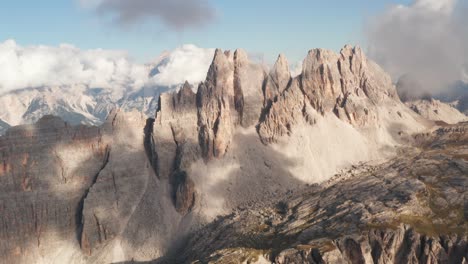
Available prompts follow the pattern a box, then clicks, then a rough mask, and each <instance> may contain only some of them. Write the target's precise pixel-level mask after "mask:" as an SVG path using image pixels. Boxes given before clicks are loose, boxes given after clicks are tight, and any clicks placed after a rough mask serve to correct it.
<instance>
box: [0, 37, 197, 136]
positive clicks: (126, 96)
mask: <svg viewBox="0 0 468 264" xmlns="http://www.w3.org/2000/svg"><path fill="white" fill-rule="evenodd" d="M195 48H196V47H191V46H184V47H182V48H181V49H182V51H181V50H180V49H177V50H175V51H173V52H172V53H171V52H165V53H163V54H161V56H159V58H157V59H156V60H155V61H154V62H153V63H151V64H148V65H145V69H147V70H148V80H147V81H146V82H145V83H144V84H142V85H141V87H136V88H135V87H132V88H131V87H111V88H99V87H89V86H88V85H83V84H73V85H62V86H43V87H33V88H24V89H19V90H13V91H10V92H7V93H3V94H0V104H1V105H3V106H4V107H3V108H2V109H0V119H1V120H3V122H5V123H6V124H7V125H8V126H17V125H22V124H34V123H35V122H37V121H38V120H39V119H40V118H41V117H43V116H45V115H55V116H58V117H61V118H62V119H63V120H64V121H66V122H68V123H69V124H72V125H77V124H85V125H101V124H102V123H103V122H104V121H105V119H106V117H107V116H108V115H109V113H110V112H111V111H112V110H113V109H116V108H120V109H123V110H125V111H132V110H134V109H136V110H138V111H141V112H143V113H145V114H147V115H148V116H153V115H154V113H155V112H156V109H157V105H158V104H157V103H158V96H159V94H160V93H162V92H166V91H168V90H176V89H178V88H180V86H182V84H183V82H182V83H180V84H179V83H177V81H175V80H169V81H168V80H165V82H166V83H167V84H164V85H161V84H158V83H157V81H155V79H154V78H156V79H157V78H162V77H161V76H160V75H163V77H164V76H166V79H167V76H168V75H169V74H170V71H171V70H172V71H177V70H179V71H180V69H178V68H177V67H173V66H172V64H174V63H178V60H180V58H178V57H176V58H174V56H180V55H178V53H180V52H184V49H188V50H189V51H190V49H195ZM185 52H187V51H185ZM168 68H169V69H168ZM161 71H162V72H161ZM200 71H203V70H200ZM177 74H179V75H180V72H177ZM152 78H153V79H152ZM192 79H194V77H193V76H192ZM170 82H172V84H169V83H170ZM2 127H4V126H3V125H2ZM3 133H4V129H3V128H2V129H1V130H0V135H2V134H3Z"/></svg>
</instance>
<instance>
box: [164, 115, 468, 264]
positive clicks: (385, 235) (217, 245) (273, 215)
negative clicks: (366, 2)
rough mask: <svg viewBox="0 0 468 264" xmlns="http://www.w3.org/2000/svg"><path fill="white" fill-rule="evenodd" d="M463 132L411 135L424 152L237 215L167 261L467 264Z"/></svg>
mask: <svg viewBox="0 0 468 264" xmlns="http://www.w3.org/2000/svg"><path fill="white" fill-rule="evenodd" d="M467 132H468V123H464V124H459V125H456V126H449V127H445V128H440V129H438V130H435V131H434V132H432V133H424V134H420V135H416V136H415V137H414V140H415V141H417V142H418V144H419V145H420V146H421V148H419V149H414V148H408V149H402V152H401V153H400V154H399V155H398V157H396V158H394V159H392V160H390V161H388V162H386V163H383V164H380V165H371V164H367V165H364V164H362V165H360V166H356V167H354V168H351V169H350V170H348V171H344V172H342V173H340V174H337V175H336V176H335V177H334V178H332V179H331V180H329V181H328V182H325V183H323V184H321V185H317V186H315V187H312V188H309V189H308V190H305V191H302V192H299V193H296V194H289V195H285V196H284V197H282V198H279V199H278V200H277V203H276V204H272V205H271V206H267V207H264V206H252V207H249V208H246V209H240V210H236V211H234V212H233V213H232V214H231V215H228V216H225V217H220V218H219V219H217V220H216V221H214V222H213V223H211V224H209V225H207V226H206V227H205V228H203V229H201V230H200V231H198V232H195V233H194V234H193V235H192V236H191V237H190V238H189V239H188V242H187V244H186V245H185V246H184V247H183V248H179V249H177V256H176V257H175V258H173V259H169V261H176V262H177V261H180V262H190V261H195V260H199V261H200V262H201V263H227V262H229V263H231V262H237V261H239V260H240V259H244V260H247V261H250V263H256V261H258V263H261V261H259V260H261V259H266V260H269V261H271V262H274V263H464V262H466V261H468V255H467V252H468V241H467V239H468V238H467V235H468V217H467V216H468V214H467V212H468V211H467V208H466V197H467V194H468V190H467V188H466V186H468V178H467V175H468V159H467V155H468V150H467V149H466V145H467V144H468V133H467ZM181 252H183V254H181Z"/></svg>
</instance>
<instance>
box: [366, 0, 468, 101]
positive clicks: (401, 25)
mask: <svg viewBox="0 0 468 264" xmlns="http://www.w3.org/2000/svg"><path fill="white" fill-rule="evenodd" d="M465 4H466V3H463V1H462V0H415V1H414V2H413V3H412V4H411V5H398V6H393V7H391V8H389V9H387V10H386V11H385V12H384V13H383V14H380V15H378V16H376V17H375V18H374V19H373V20H371V21H370V23H369V25H368V31H367V33H368V40H369V54H370V56H371V57H373V59H375V60H376V61H377V62H379V63H380V64H381V65H382V66H383V67H384V68H385V69H386V70H387V71H389V72H390V73H391V75H392V76H393V77H394V78H395V79H397V78H399V77H400V76H402V75H404V74H410V75H411V76H412V78H414V79H416V80H417V81H418V82H419V83H420V84H421V87H422V89H424V90H425V91H423V92H440V91H441V90H443V89H445V88H446V87H447V86H448V85H449V84H451V83H452V82H454V81H457V80H460V79H462V78H463V72H464V71H466V65H468V50H467V47H468V30H467V27H466V25H468V17H467V16H466V5H465Z"/></svg>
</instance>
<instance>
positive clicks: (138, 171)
mask: <svg viewBox="0 0 468 264" xmlns="http://www.w3.org/2000/svg"><path fill="white" fill-rule="evenodd" d="M144 122H145V118H144V117H142V116H141V114H139V113H133V114H124V113H121V112H113V113H112V114H111V115H110V116H109V119H108V121H107V122H106V123H105V124H104V125H103V126H102V127H86V126H70V125H68V124H67V123H65V122H64V121H62V120H61V119H60V118H57V117H52V116H45V117H43V118H42V119H41V120H39V122H38V123H37V124H35V125H27V126H20V127H14V128H11V129H9V130H8V132H7V133H6V135H5V136H3V137H0V149H1V151H0V153H1V154H0V155H1V156H0V160H1V161H2V164H3V165H2V166H1V170H0V188H1V191H2V194H1V196H0V208H1V211H2V214H1V221H0V222H1V223H2V225H1V228H0V238H1V239H0V241H1V242H0V255H1V256H2V261H5V262H9V263H64V262H69V261H71V260H73V261H75V262H77V263H89V262H92V263H109V262H115V261H123V260H127V259H132V258H135V259H141V258H143V259H148V258H156V257H158V256H160V255H161V254H162V252H161V251H159V250H158V249H160V248H164V244H165V241H166V240H167V237H166V235H168V234H169V233H172V231H171V230H172V228H173V225H174V224H173V223H176V222H177V219H179V218H180V217H179V216H178V215H177V213H176V212H175V210H174V208H173V207H172V204H171V202H170V199H169V198H168V197H169V195H168V192H167V191H165V188H164V186H166V184H165V183H161V182H162V181H160V180H158V179H157V178H156V176H155V174H154V172H153V169H152V167H151V166H150V163H149V160H148V159H147V158H146V152H145V149H144V146H143V141H142V140H141V139H142V138H143V127H144ZM153 199H155V200H156V201H154V200H153ZM165 207H167V208H165ZM162 212H164V213H162ZM163 223H165V224H163ZM149 230H152V231H151V232H156V233H152V234H150V233H148V232H149ZM158 230H159V231H158Z"/></svg>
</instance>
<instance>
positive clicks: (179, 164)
mask: <svg viewBox="0 0 468 264" xmlns="http://www.w3.org/2000/svg"><path fill="white" fill-rule="evenodd" d="M431 125H433V124H432V123H431V122H429V121H427V120H425V119H423V118H422V117H420V116H418V115H417V114H416V113H414V112H413V111H411V110H410V109H409V108H408V107H406V106H405V105H404V104H402V103H401V102H400V100H399V98H398V96H397V95H396V92H395V88H394V87H393V85H392V84H391V81H390V79H389V77H388V76H387V75H386V74H385V73H384V72H382V70H381V69H380V68H379V67H378V66H377V65H375V64H374V63H373V62H371V61H369V60H368V59H367V58H366V57H365V55H364V54H363V53H362V51H361V50H360V49H359V48H351V47H349V46H347V47H345V48H344V49H343V50H342V51H341V52H340V54H336V53H333V52H331V51H327V50H322V49H317V50H312V51H310V52H309V54H308V56H307V58H306V60H305V61H304V69H303V71H302V74H301V75H299V76H298V77H295V78H291V74H290V72H289V68H288V63H287V60H286V58H285V57H284V56H279V57H278V61H277V62H276V64H275V66H274V67H273V68H272V69H271V70H270V71H269V72H267V71H266V70H265V68H264V67H263V66H261V65H258V64H255V63H252V62H250V61H249V60H248V58H247V55H246V53H245V52H244V51H242V50H237V51H236V52H234V53H231V52H222V51H221V50H217V51H216V53H215V57H214V59H213V63H212V65H211V67H210V69H209V71H208V73H207V78H206V80H205V81H204V82H203V83H201V84H200V85H199V86H198V90H197V91H196V92H194V91H193V88H192V87H191V85H190V84H188V83H185V84H184V85H183V87H181V88H180V90H179V91H177V92H174V93H165V94H162V95H160V97H159V104H158V110H157V112H156V114H155V117H154V119H152V118H150V119H146V118H145V117H144V116H142V114H140V113H136V112H133V113H124V112H121V111H113V112H112V113H111V114H110V115H109V117H108V118H107V121H106V122H105V123H104V124H103V125H102V126H100V127H86V126H70V125H69V124H67V123H66V122H64V121H62V120H61V119H59V118H56V117H52V116H46V117H44V118H42V119H41V120H40V121H39V122H38V123H37V124H35V125H30V126H20V127H13V128H10V129H9V130H8V131H7V132H6V134H5V136H3V137H0V162H2V163H1V164H0V191H2V193H1V194H0V212H1V214H0V256H1V257H3V259H4V260H5V261H8V262H11V263H31V262H38V263H41V262H42V263H67V262H70V261H71V260H73V261H74V262H76V263H112V262H124V261H129V260H135V261H149V260H154V259H157V258H160V257H162V256H164V255H165V254H166V253H168V252H170V253H172V250H173V249H174V248H179V247H178V246H179V245H185V247H183V249H182V250H181V251H176V253H177V254H176V255H178V253H181V254H180V255H178V256H177V257H180V258H181V260H182V261H187V260H196V259H201V260H213V261H214V260H218V261H220V262H221V263H223V262H226V261H227V260H229V258H231V259H230V260H232V261H234V262H238V260H239V259H245V257H248V258H250V257H255V258H256V259H257V260H259V261H262V260H263V261H277V262H279V263H293V262H294V263H297V262H302V261H305V260H307V261H309V262H311V263H313V262H312V261H315V262H316V263H322V262H320V261H322V260H323V261H325V262H330V263H334V262H337V261H341V260H344V261H351V262H353V263H361V262H363V261H364V262H365V263H370V262H369V259H371V258H377V259H379V258H382V259H383V258H385V261H387V260H395V259H398V260H403V259H405V258H412V259H414V258H417V259H418V260H421V259H423V260H424V258H422V257H421V256H422V255H421V253H414V252H420V250H421V249H422V248H424V250H425V251H424V252H426V247H428V246H427V245H433V244H434V245H435V246H434V248H432V247H431V248H429V249H427V250H428V251H429V252H431V254H432V255H434V254H435V255H437V256H439V255H440V254H442V253H440V254H439V253H437V252H439V251H437V252H436V248H437V245H438V244H437V243H439V244H440V245H442V248H443V250H444V252H449V251H450V249H449V248H452V247H453V248H457V249H456V250H460V249H463V243H464V242H460V241H465V240H466V239H465V240H463V239H458V236H456V237H455V236H453V233H454V232H455V231H456V232H455V233H457V232H458V231H459V230H458V229H457V228H455V226H457V224H459V223H460V222H450V223H449V224H447V229H443V228H442V229H441V226H440V225H439V223H440V221H445V220H446V219H447V217H446V215H444V213H447V212H445V211H443V212H441V211H437V212H435V211H433V208H432V207H431V206H429V207H428V206H427V205H428V204H429V205H431V204H433V203H435V204H437V205H439V206H440V207H441V208H451V209H454V208H458V206H459V205H460V195H461V191H460V190H461V187H460V186H462V185H463V184H466V181H465V180H466V179H465V178H463V177H461V175H466V166H465V165H466V164H465V161H466V159H465V158H464V155H465V153H464V151H465V150H464V149H459V148H456V147H453V145H454V144H455V143H457V142H461V144H462V145H463V144H466V138H465V133H466V128H465V126H466V125H460V126H453V127H450V126H449V127H445V128H444V129H445V130H437V131H436V132H434V134H431V133H432V132H430V131H428V132H427V133H425V134H419V135H418V136H416V137H412V136H411V135H412V134H413V133H414V132H418V131H422V130H425V129H426V128H428V127H429V126H431ZM411 143H416V144H417V145H418V146H424V148H414V147H409V144H411ZM399 144H407V147H408V149H406V150H405V152H404V153H403V154H402V155H400V156H399V157H398V158H395V159H392V160H390V161H387V163H384V164H383V165H375V166H371V165H364V164H361V165H359V166H358V167H355V168H353V169H352V170H351V171H349V172H348V173H342V174H341V176H340V177H338V176H337V177H336V178H334V179H332V180H330V181H327V180H328V179H329V178H330V177H331V176H333V174H334V173H335V172H336V171H338V169H341V168H343V167H345V166H349V165H351V164H357V163H358V162H359V161H369V160H373V159H376V158H382V157H383V156H381V155H380V153H381V151H382V149H384V148H385V150H388V149H390V151H389V152H390V153H392V154H394V153H395V152H396V151H398V150H399V149H400V148H401V147H402V146H401V145H399ZM455 145H456V144H455ZM447 152H449V153H448V154H447ZM444 155H449V156H444ZM426 169H427V170H426ZM438 170H441V171H442V170H443V171H444V173H446V174H447V175H449V176H447V178H444V177H445V176H442V175H441V174H440V173H439V171H438ZM431 173H432V174H431ZM434 173H437V174H434ZM444 175H445V174H444ZM438 179H443V180H442V181H440V182H439V181H437V180H438ZM311 183H314V185H308V184H311ZM318 183H320V185H319V184H318ZM435 185H437V186H436V187H434V186H435ZM434 188H435V189H436V190H437V191H434V192H433V189H434ZM465 189H466V188H465ZM425 191H426V192H425ZM440 193H443V196H442V195H439V194H440ZM421 199H422V200H421ZM424 201H426V202H427V203H426V204H424ZM279 202H281V203H280V204H281V206H279V208H280V210H277V209H278V207H277V206H275V205H276V204H277V203H279ZM457 210H458V209H457ZM431 211H432V213H433V215H430V212H431ZM408 212H411V213H412V214H409V215H408ZM457 212H458V211H457ZM231 213H232V214H231ZM413 213H414V214H413ZM230 214H231V215H230ZM428 214H429V215H430V217H431V218H430V219H429V220H427V219H426V218H424V219H421V217H426V216H427V215H428ZM449 216H450V217H451V218H450V219H452V218H453V217H455V218H453V219H456V221H458V220H460V219H459V216H460V215H459V214H458V213H457V215H451V214H449ZM414 217H416V218H414ZM457 217H458V218H457ZM214 219H217V220H216V221H213V220H214ZM393 219H396V220H398V221H399V222H397V223H394V222H392V220H393ZM426 220H427V221H430V229H429V231H430V232H434V231H435V232H439V231H441V232H442V231H443V232H442V233H444V234H445V231H446V230H448V231H450V232H447V235H449V239H450V241H452V242H448V241H449V240H445V239H444V240H441V241H439V240H437V241H436V240H434V239H435V238H434V233H430V232H429V233H428V232H426V231H427V228H426V224H427V223H429V222H425V221H426ZM421 221H422V223H424V225H423V226H421V225H420V223H421ZM210 222H212V223H211V224H209V223H210ZM207 224H208V225H207ZM205 225H207V226H206V227H205V228H202V229H200V228H201V227H203V226H205ZM388 226H391V227H392V231H391V232H387V230H386V229H387V227H388ZM366 227H367V229H366ZM363 228H364V229H363ZM197 230H200V231H197ZM360 230H361V231H363V232H367V233H365V234H367V237H362V234H361V233H359V232H358V231H360ZM382 230H384V231H382ZM381 231H382V232H384V233H379V232H381ZM452 231H454V232H452ZM392 232H393V233H392ZM457 234H459V233H457ZM187 237H188V239H187ZM393 237H395V238H393ZM401 237H403V238H405V239H403V238H401ZM406 237H408V239H406ZM199 238H203V239H199ZM220 238H222V239H220ZM397 238H398V239H397ZM246 241H248V242H246ZM366 241H367V242H366ZM394 241H397V242H394ZM401 241H404V242H401ZM405 241H406V242H405ZM422 241H425V242H424V243H423V242H422ZM436 242H437V243H436ZM366 243H367V244H366ZM404 243H406V244H408V245H409V246H402V245H406V244H404ZM422 243H423V244H422ZM450 243H452V244H450ZM460 243H461V244H460ZM449 244H450V246H449ZM455 245H457V246H455ZM458 245H461V246H458ZM396 246H398V247H399V248H402V249H401V250H400V249H398V250H396V249H395V247H396ZM388 247H391V249H388ZM458 247H460V248H458ZM238 248H243V249H242V250H241V251H239V250H238ZM369 248H371V249H372V250H373V252H374V253H372V254H371V255H372V256H371V257H369V256H370V255H369V250H370V249H369ZM374 248H375V249H374ZM244 249H245V250H244ZM325 249H326V250H325ZM403 249H405V250H406V249H408V251H404V250H403ZM372 250H371V251H372ZM418 250H419V251H418ZM454 250H455V249H454ZM456 250H455V251H456ZM455 251H454V252H455ZM327 252H332V253H329V254H328V253H327ZM395 252H396V253H395ZM405 252H410V253H405ZM411 252H413V253H411ZM440 252H442V251H440ZM456 252H458V251H456ZM182 253H183V254H182ZM212 253H216V254H217V256H221V257H222V258H221V259H216V258H213V256H212V255H211V254H212ZM245 254H247V255H248V256H246V255H245ZM451 254H452V253H447V257H448V258H449V259H450V258H451V256H455V255H456V254H455V253H453V254H455V255H453V254H452V255H451ZM457 254H458V253H457ZM400 255H401V256H400ZM426 255H427V254H426ZM426 255H424V256H426ZM432 255H431V256H432ZM435 255H434V256H435ZM380 256H382V257H380ZM414 256H416V257H414ZM427 256H429V255H427ZM457 256H458V255H457ZM457 258H458V257H457ZM427 259H430V258H429V257H427ZM432 259H434V258H432ZM432 259H431V260H432ZM177 260H180V259H177ZM437 260H438V261H439V259H437ZM387 262H388V261H387ZM380 263H386V262H380Z"/></svg>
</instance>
